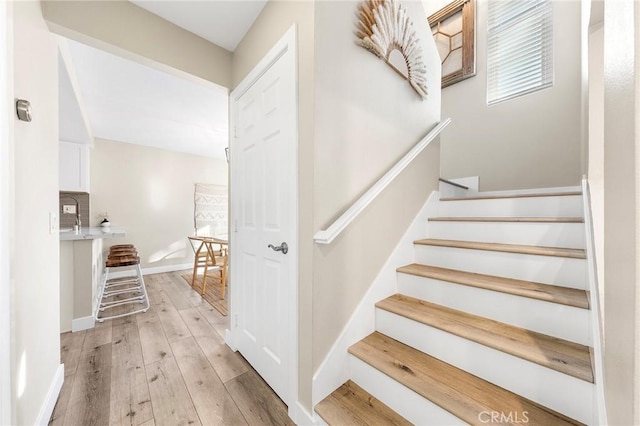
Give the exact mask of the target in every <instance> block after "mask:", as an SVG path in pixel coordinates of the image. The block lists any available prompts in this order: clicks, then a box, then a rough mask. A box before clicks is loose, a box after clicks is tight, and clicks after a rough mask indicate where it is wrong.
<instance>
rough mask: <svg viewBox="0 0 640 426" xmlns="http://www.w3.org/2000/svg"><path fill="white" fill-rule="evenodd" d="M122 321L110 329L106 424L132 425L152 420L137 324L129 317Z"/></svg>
mask: <svg viewBox="0 0 640 426" xmlns="http://www.w3.org/2000/svg"><path fill="white" fill-rule="evenodd" d="M126 320H127V321H124V322H123V323H122V324H119V325H116V326H114V327H113V342H112V344H111V366H112V367H111V410H110V413H111V414H110V421H109V423H110V424H112V425H131V426H133V425H141V424H144V423H146V422H148V421H149V420H152V419H153V411H152V409H151V396H150V395H149V386H148V385H147V377H146V374H145V369H144V360H143V357H142V346H141V344H140V335H139V333H138V323H137V321H136V319H135V318H132V317H126Z"/></svg>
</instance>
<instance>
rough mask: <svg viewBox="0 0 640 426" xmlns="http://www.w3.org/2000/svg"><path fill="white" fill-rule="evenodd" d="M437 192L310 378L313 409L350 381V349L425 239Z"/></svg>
mask: <svg viewBox="0 0 640 426" xmlns="http://www.w3.org/2000/svg"><path fill="white" fill-rule="evenodd" d="M438 200H439V193H438V192H437V191H434V192H432V193H431V195H430V196H429V198H428V199H427V201H426V202H425V204H424V205H423V206H422V208H421V209H420V211H419V212H418V214H417V215H416V217H415V218H414V219H413V221H412V222H411V225H410V226H409V228H408V229H407V231H406V232H405V234H404V235H403V236H402V238H401V239H400V241H399V242H398V244H397V246H396V247H395V248H394V249H393V252H392V253H391V255H390V256H389V258H388V259H387V261H386V262H385V264H384V266H383V267H382V269H381V270H380V272H379V273H378V275H377V276H376V278H375V280H374V281H373V283H372V284H371V286H370V287H369V290H367V292H366V294H365V295H364V297H363V298H362V300H361V301H360V303H359V304H358V306H357V307H356V309H355V311H354V312H353V314H352V315H351V318H349V321H348V322H347V325H346V326H345V327H344V328H343V329H342V332H341V333H340V335H339V336H338V339H337V340H336V341H335V343H334V344H333V346H332V347H331V349H330V351H329V353H328V354H327V356H326V357H325V359H324V360H323V361H322V364H320V367H318V370H317V371H316V373H315V374H314V375H313V384H312V403H313V406H314V407H315V405H316V404H317V403H319V402H320V401H322V400H323V399H324V398H325V397H326V396H327V395H329V394H330V393H331V392H333V391H334V390H336V389H337V388H338V387H339V386H340V385H342V384H343V383H344V382H346V381H347V380H348V379H349V356H348V352H347V350H348V349H349V346H351V345H353V344H354V343H356V342H358V341H359V340H361V339H363V338H364V337H366V336H367V335H368V334H370V333H372V332H373V331H374V330H375V306H374V305H375V303H376V302H378V301H380V300H382V299H384V298H386V297H389V296H391V295H392V294H394V293H396V291H397V279H396V269H397V268H398V267H399V266H402V265H406V264H409V263H412V262H413V256H414V254H413V241H415V240H417V239H419V238H424V237H425V235H427V234H426V228H427V226H428V220H427V219H428V217H429V216H435V215H436V214H435V213H436V209H437V206H438Z"/></svg>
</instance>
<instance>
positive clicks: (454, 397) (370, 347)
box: [349, 332, 581, 426]
mask: <svg viewBox="0 0 640 426" xmlns="http://www.w3.org/2000/svg"><path fill="white" fill-rule="evenodd" d="M349 353H351V354H352V355H354V356H356V357H358V358H360V359H361V360H363V361H364V362H366V363H368V364H370V365H371V366H373V367H375V368H376V369H378V370H380V371H381V372H383V373H385V374H387V375H388V376H389V377H391V378H393V379H395V380H397V381H399V382H400V383H402V384H403V385H405V386H407V387H408V388H409V389H411V390H413V391H414V392H416V393H418V394H419V395H422V396H423V397H425V398H426V399H429V400H430V401H432V402H433V403H434V404H436V405H438V406H440V407H442V408H443V409H445V410H447V411H449V412H450V413H452V414H453V415H455V416H458V417H460V418H461V419H462V420H464V421H465V422H467V423H469V424H472V425H478V426H480V425H482V424H484V423H482V421H481V417H480V413H482V412H483V411H489V412H491V411H497V412H502V413H519V415H522V413H523V412H527V415H528V418H529V424H531V425H554V426H560V425H579V424H581V423H579V422H577V421H575V420H573V419H570V418H568V417H566V416H564V415H562V414H560V413H557V412H555V411H553V410H550V409H548V408H545V407H543V406H541V405H539V404H537V403H535V402H533V401H530V400H528V399H526V398H523V397H521V396H519V395H516V394H514V393H513V392H509V391H507V390H505V389H503V388H500V387H498V386H496V385H494V384H492V383H489V382H487V381H485V380H482V379H480V378H479V377H476V376H473V375H471V374H469V373H467V372H465V371H463V370H460V369H458V368H456V367H454V366H452V365H449V364H447V363H445V362H443V361H440V360H439V359H436V358H434V357H432V356H429V355H427V354H425V353H423V352H420V351H418V350H416V349H413V348H411V347H410V346H407V345H405V344H403V343H401V342H398V341H397V340H394V339H391V338H390V337H387V336H385V335H383V334H381V333H378V332H374V333H372V334H370V335H369V336H367V337H366V338H364V339H363V340H361V341H360V342H358V343H356V344H355V345H353V346H351V347H350V348H349Z"/></svg>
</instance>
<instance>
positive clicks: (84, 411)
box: [64, 344, 111, 426]
mask: <svg viewBox="0 0 640 426" xmlns="http://www.w3.org/2000/svg"><path fill="white" fill-rule="evenodd" d="M110 399H111V344H104V345H101V346H95V347H93V348H92V349H88V350H86V351H83V353H82V356H81V357H80V363H79V364H78V370H77V372H76V376H75V380H74V382H73V389H72V390H71V396H70V398H69V404H68V405H67V410H66V413H65V417H64V424H67V425H83V426H94V425H104V424H106V423H108V419H109V406H110Z"/></svg>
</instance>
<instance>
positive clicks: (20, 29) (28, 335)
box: [11, 1, 60, 424]
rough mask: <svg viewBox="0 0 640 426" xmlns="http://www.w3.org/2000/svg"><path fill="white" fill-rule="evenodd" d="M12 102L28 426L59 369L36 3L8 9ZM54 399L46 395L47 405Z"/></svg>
mask: <svg viewBox="0 0 640 426" xmlns="http://www.w3.org/2000/svg"><path fill="white" fill-rule="evenodd" d="M12 6H13V11H14V32H13V41H14V46H13V51H14V53H15V56H14V67H13V72H14V96H15V97H16V98H21V99H27V100H29V101H30V102H31V105H32V108H33V121H32V122H30V123H27V122H23V121H18V120H17V118H16V117H15V114H14V115H13V120H14V121H13V129H14V138H13V143H12V150H13V199H12V201H13V202H12V205H13V217H12V220H11V229H12V231H13V234H12V238H11V250H12V254H11V284H12V288H13V306H12V312H13V322H12V323H13V330H12V371H13V377H12V381H13V391H14V392H15V393H14V398H15V400H14V408H15V412H14V422H13V423H14V424H34V423H35V422H36V421H37V419H38V417H39V416H40V415H41V410H42V409H43V404H44V403H45V399H46V398H47V393H48V392H49V390H50V388H51V386H52V382H53V380H54V377H55V376H54V375H55V374H56V371H57V369H58V367H59V365H60V336H59V332H60V329H59V324H60V321H59V308H60V303H59V272H58V271H59V257H58V256H59V243H58V234H57V233H56V232H54V233H50V232H49V213H50V212H54V213H57V211H58V160H57V158H58V63H57V60H58V56H57V46H56V42H55V40H54V38H53V36H52V35H51V34H50V33H49V30H48V29H47V27H46V25H45V22H44V20H43V19H42V15H41V10H40V3H39V2H32V1H30V2H13V5H12ZM55 396H56V395H53V397H54V398H55Z"/></svg>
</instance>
